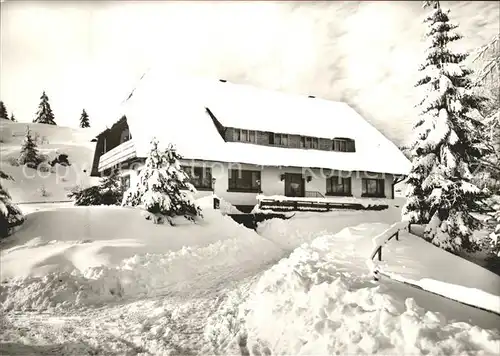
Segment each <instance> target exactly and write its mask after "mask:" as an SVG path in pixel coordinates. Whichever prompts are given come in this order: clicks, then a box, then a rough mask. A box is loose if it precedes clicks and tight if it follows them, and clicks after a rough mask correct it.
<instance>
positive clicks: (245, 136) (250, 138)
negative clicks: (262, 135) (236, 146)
mask: <svg viewBox="0 0 500 356" xmlns="http://www.w3.org/2000/svg"><path fill="white" fill-rule="evenodd" d="M256 137H257V134H256V132H255V131H251V130H241V129H234V134H233V138H234V141H236V142H251V143H255V142H256Z"/></svg>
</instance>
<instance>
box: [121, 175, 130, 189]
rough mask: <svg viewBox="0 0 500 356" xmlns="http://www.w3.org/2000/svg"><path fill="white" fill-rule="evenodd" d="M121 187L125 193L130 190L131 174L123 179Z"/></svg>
mask: <svg viewBox="0 0 500 356" xmlns="http://www.w3.org/2000/svg"><path fill="white" fill-rule="evenodd" d="M121 186H122V189H123V191H125V190H127V189H129V188H130V174H127V175H125V176H122V177H121Z"/></svg>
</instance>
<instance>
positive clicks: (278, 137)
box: [273, 134, 288, 146]
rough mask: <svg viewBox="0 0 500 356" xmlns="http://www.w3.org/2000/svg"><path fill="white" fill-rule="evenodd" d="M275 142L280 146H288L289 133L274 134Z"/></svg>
mask: <svg viewBox="0 0 500 356" xmlns="http://www.w3.org/2000/svg"><path fill="white" fill-rule="evenodd" d="M273 142H274V144H275V145H278V146H288V135H286V134H274V141H273Z"/></svg>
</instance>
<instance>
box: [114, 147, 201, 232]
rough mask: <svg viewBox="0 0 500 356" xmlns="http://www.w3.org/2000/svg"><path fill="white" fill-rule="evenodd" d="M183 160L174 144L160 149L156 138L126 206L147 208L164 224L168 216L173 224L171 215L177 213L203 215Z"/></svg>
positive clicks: (127, 198) (128, 191)
mask: <svg viewBox="0 0 500 356" xmlns="http://www.w3.org/2000/svg"><path fill="white" fill-rule="evenodd" d="M180 159H181V156H180V155H179V154H178V153H177V151H176V150H175V149H174V148H173V147H172V146H171V145H170V146H169V147H168V148H167V149H166V150H164V151H162V150H160V149H159V148H158V141H157V140H156V139H153V140H152V141H151V149H150V152H149V155H148V157H147V159H146V164H145V167H144V168H143V169H142V170H141V172H140V174H139V177H138V182H137V184H136V185H135V186H132V187H131V188H130V189H129V190H127V192H126V193H125V196H124V198H123V203H122V205H124V206H125V205H129V206H139V207H142V208H144V209H146V210H147V211H148V212H149V213H151V215H149V216H148V218H149V219H153V220H154V222H155V223H163V222H164V221H165V219H166V220H167V221H168V222H169V223H170V224H171V225H173V222H172V220H171V218H173V217H175V216H184V217H185V218H186V219H188V220H191V221H194V219H195V217H197V216H200V217H201V216H202V214H201V209H200V207H199V206H198V205H197V204H196V202H195V200H194V198H193V196H192V194H191V193H194V192H196V190H195V188H194V186H193V185H192V184H191V183H189V176H188V175H187V174H186V173H185V172H184V171H183V170H182V169H181V166H180V163H179V160H180ZM186 190H187V191H186Z"/></svg>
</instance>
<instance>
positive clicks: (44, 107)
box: [33, 91, 56, 125]
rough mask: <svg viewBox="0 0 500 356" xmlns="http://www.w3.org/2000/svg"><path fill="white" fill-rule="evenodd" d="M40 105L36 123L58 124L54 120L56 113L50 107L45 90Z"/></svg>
mask: <svg viewBox="0 0 500 356" xmlns="http://www.w3.org/2000/svg"><path fill="white" fill-rule="evenodd" d="M40 100H41V101H40V105H38V112H37V114H36V118H35V120H33V122H34V123H37V124H48V125H56V122H55V121H54V113H53V112H52V109H51V108H50V104H49V97H48V96H47V94H45V91H44V92H43V93H42V96H41V97H40Z"/></svg>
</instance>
